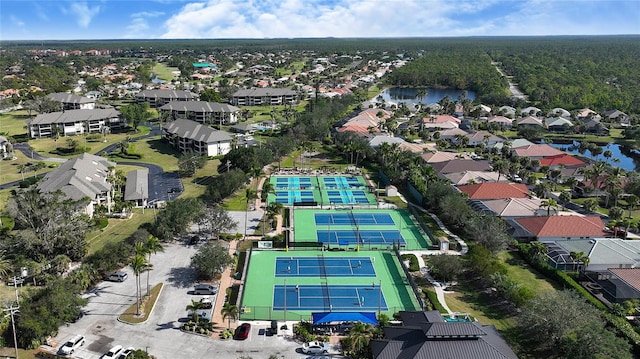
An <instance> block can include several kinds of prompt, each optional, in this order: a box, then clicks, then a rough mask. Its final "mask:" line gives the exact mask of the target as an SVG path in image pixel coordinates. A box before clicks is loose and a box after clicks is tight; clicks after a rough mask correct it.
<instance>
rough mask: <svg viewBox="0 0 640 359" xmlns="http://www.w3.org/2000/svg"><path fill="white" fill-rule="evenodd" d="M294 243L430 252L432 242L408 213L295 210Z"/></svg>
mask: <svg viewBox="0 0 640 359" xmlns="http://www.w3.org/2000/svg"><path fill="white" fill-rule="evenodd" d="M293 227H294V237H293V240H294V242H321V243H323V244H325V245H327V246H329V247H333V248H344V249H353V248H356V247H357V248H358V249H359V250H369V249H371V250H376V249H387V248H392V247H393V246H394V245H398V244H399V245H400V246H401V247H403V248H404V249H429V248H431V246H432V243H431V241H430V239H429V236H427V235H426V234H425V233H424V232H423V231H422V229H421V228H420V226H419V225H418V224H417V223H416V222H415V221H414V220H413V217H412V216H411V214H410V212H409V211H408V210H400V209H333V210H326V209H325V210H323V209H295V210H294V212H293Z"/></svg>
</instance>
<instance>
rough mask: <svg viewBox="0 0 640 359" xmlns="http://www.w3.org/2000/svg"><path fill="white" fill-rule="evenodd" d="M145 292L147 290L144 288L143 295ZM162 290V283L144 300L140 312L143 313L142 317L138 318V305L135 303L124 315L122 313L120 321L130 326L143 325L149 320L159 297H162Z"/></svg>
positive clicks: (152, 289) (153, 288)
mask: <svg viewBox="0 0 640 359" xmlns="http://www.w3.org/2000/svg"><path fill="white" fill-rule="evenodd" d="M145 290H146V288H142V292H143V294H144V291H145ZM161 290H162V283H160V284H156V285H155V286H154V287H152V288H151V290H150V291H149V292H150V296H149V297H143V298H142V303H141V305H140V312H141V313H142V315H141V316H136V307H137V304H136V303H134V304H132V305H131V306H130V307H129V308H127V310H125V311H124V313H122V314H121V315H120V317H119V319H120V320H121V321H123V322H125V323H129V324H137V323H143V322H144V321H146V320H147V319H149V315H150V314H151V311H152V310H153V306H155V305H156V301H157V300H158V297H159V296H160V291H161Z"/></svg>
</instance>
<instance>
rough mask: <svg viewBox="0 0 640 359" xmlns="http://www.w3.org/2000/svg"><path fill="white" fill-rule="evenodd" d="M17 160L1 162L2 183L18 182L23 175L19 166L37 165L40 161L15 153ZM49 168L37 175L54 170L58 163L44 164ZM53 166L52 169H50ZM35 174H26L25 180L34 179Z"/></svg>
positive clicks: (0, 174)
mask: <svg viewBox="0 0 640 359" xmlns="http://www.w3.org/2000/svg"><path fill="white" fill-rule="evenodd" d="M14 155H15V157H16V159H15V160H3V161H0V183H7V182H12V181H18V180H21V179H22V177H23V176H22V174H21V173H20V172H19V166H20V165H23V164H27V163H35V162H38V161H34V160H32V159H30V158H28V157H27V156H25V155H24V154H23V153H22V152H19V151H17V152H15V154H14ZM44 163H45V164H46V165H47V167H46V168H43V169H41V170H39V171H37V172H36V173H35V175H38V174H41V173H45V172H49V171H51V170H53V169H54V168H55V167H57V166H58V165H59V163H57V162H47V161H45V162H44ZM49 166H51V167H49ZM33 176H34V173H33V172H25V173H24V178H25V179H26V178H29V177H33Z"/></svg>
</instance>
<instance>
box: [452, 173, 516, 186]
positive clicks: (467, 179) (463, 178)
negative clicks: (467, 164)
mask: <svg viewBox="0 0 640 359" xmlns="http://www.w3.org/2000/svg"><path fill="white" fill-rule="evenodd" d="M442 177H444V178H447V179H448V180H449V181H451V184H452V185H454V186H457V185H464V184H473V183H485V182H497V181H498V172H489V171H463V172H454V173H447V174H444V175H443V176H442ZM500 180H501V181H506V178H505V177H504V176H502V177H500Z"/></svg>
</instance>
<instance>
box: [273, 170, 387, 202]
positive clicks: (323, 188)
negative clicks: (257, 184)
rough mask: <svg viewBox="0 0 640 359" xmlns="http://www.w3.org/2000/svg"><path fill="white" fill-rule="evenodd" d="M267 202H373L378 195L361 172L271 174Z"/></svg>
mask: <svg viewBox="0 0 640 359" xmlns="http://www.w3.org/2000/svg"><path fill="white" fill-rule="evenodd" d="M269 182H270V183H271V185H272V186H273V189H274V193H271V194H270V195H269V196H268V198H267V202H268V203H271V202H278V203H282V204H284V205H287V206H291V205H297V206H318V205H319V206H338V205H356V206H357V205H374V204H376V198H375V195H373V193H371V192H370V191H369V190H368V188H367V184H366V181H365V179H364V177H362V176H271V177H270V178H269Z"/></svg>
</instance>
